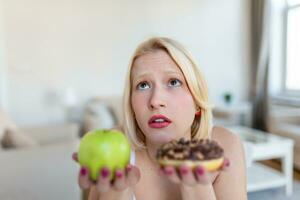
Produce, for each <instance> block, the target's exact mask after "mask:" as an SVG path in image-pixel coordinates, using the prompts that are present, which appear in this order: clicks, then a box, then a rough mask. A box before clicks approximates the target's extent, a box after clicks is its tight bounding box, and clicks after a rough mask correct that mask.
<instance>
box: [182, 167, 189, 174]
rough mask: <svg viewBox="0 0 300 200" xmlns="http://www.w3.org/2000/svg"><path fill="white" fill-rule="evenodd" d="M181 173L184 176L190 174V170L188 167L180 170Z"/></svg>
mask: <svg viewBox="0 0 300 200" xmlns="http://www.w3.org/2000/svg"><path fill="white" fill-rule="evenodd" d="M180 172H181V173H182V174H184V175H186V174H188V173H189V169H188V168H187V167H182V168H180Z"/></svg>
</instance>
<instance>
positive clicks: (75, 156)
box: [72, 153, 77, 161]
mask: <svg viewBox="0 0 300 200" xmlns="http://www.w3.org/2000/svg"><path fill="white" fill-rule="evenodd" d="M72 159H73V160H75V161H77V153H73V154H72Z"/></svg>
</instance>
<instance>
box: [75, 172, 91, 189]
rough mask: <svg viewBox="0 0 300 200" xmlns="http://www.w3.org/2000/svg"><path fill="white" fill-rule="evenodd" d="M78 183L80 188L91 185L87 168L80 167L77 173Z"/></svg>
mask: <svg viewBox="0 0 300 200" xmlns="http://www.w3.org/2000/svg"><path fill="white" fill-rule="evenodd" d="M78 183H79V186H80V187H81V188H82V189H88V188H89V187H91V185H92V181H91V180H90V178H89V170H88V168H87V167H81V169H80V171H79V175H78Z"/></svg>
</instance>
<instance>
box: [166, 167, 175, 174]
mask: <svg viewBox="0 0 300 200" xmlns="http://www.w3.org/2000/svg"><path fill="white" fill-rule="evenodd" d="M164 173H165V174H166V175H172V174H173V170H172V169H170V168H166V169H165V170H164Z"/></svg>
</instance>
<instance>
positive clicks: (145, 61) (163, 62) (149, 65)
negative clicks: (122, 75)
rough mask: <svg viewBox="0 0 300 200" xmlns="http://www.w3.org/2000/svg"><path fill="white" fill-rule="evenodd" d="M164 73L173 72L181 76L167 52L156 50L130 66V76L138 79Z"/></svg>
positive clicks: (140, 57) (139, 58)
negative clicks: (142, 76)
mask: <svg viewBox="0 0 300 200" xmlns="http://www.w3.org/2000/svg"><path fill="white" fill-rule="evenodd" d="M164 72H174V73H179V74H181V75H182V72H181V70H180V68H179V67H178V65H177V64H176V62H175V61H174V60H173V59H172V58H171V56H170V55H169V54H168V53H167V52H165V51H163V50H156V51H154V52H149V53H146V54H144V55H142V56H139V57H138V58H137V59H135V61H134V63H133V65H132V71H131V75H132V76H133V77H138V76H141V75H146V74H150V73H164Z"/></svg>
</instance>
